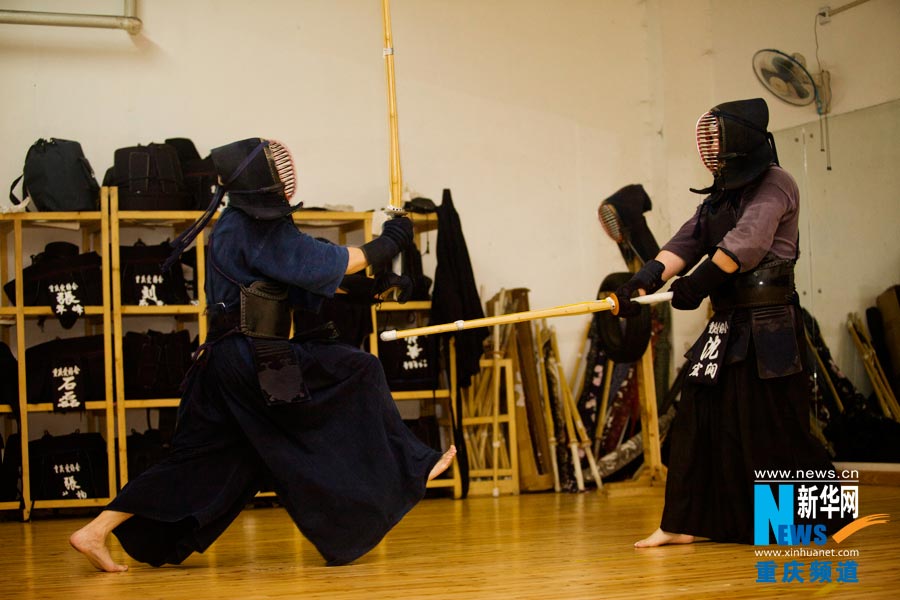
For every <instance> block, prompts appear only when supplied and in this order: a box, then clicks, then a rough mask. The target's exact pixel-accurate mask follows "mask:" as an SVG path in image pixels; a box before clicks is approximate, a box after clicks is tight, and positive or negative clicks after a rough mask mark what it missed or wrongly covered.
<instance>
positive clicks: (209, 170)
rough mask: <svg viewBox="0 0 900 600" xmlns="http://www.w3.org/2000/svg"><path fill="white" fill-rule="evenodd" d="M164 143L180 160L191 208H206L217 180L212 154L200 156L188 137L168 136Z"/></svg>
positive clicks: (210, 200)
mask: <svg viewBox="0 0 900 600" xmlns="http://www.w3.org/2000/svg"><path fill="white" fill-rule="evenodd" d="M166 144H168V145H170V146H172V147H173V148H175V152H176V153H177V154H178V159H179V160H180V161H181V172H182V173H183V174H184V185H185V187H187V190H188V193H189V194H190V195H191V202H192V206H191V208H192V209H193V210H206V207H207V206H209V203H210V202H212V199H213V194H214V188H215V186H216V184H217V183H218V180H219V176H218V174H216V166H215V165H214V164H213V161H212V156H211V155H207V157H206V158H200V153H199V152H197V147H196V146H194V142H193V141H191V140H190V139H188V138H169V139H167V140H166Z"/></svg>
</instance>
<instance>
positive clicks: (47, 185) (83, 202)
mask: <svg viewBox="0 0 900 600" xmlns="http://www.w3.org/2000/svg"><path fill="white" fill-rule="evenodd" d="M21 179H24V181H23V182H22V198H23V199H24V198H25V197H31V203H32V204H33V205H34V208H35V209H36V210H38V211H66V212H68V211H72V212H77V211H88V210H98V209H99V207H100V186H99V185H98V184H97V179H96V178H95V177H94V170H93V169H92V168H91V164H90V163H89V162H88V160H87V158H85V157H84V152H83V151H82V149H81V144H79V143H78V142H73V141H70V140H60V139H56V138H50V139H48V140H45V139H39V140H38V141H36V142H35V143H34V144H32V145H31V147H30V148H29V149H28V153H27V154H26V155H25V168H24V169H23V171H22V175H20V176H19V177H17V178H16V180H15V181H13V183H12V185H11V186H10V187H9V200H10V202H12V203H13V204H21V203H22V201H21V200H19V199H18V198H17V197H16V195H15V194H14V193H13V190H14V189H15V188H16V185H17V184H18V183H19V180H21Z"/></svg>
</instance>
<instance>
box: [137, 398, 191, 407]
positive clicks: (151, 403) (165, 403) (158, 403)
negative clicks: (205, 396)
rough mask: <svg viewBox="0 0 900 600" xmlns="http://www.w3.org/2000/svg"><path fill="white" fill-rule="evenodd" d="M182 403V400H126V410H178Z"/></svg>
mask: <svg viewBox="0 0 900 600" xmlns="http://www.w3.org/2000/svg"><path fill="white" fill-rule="evenodd" d="M180 403H181V400H179V399H178V398H154V399H147V400H125V408H176V407H177V406H178V405H179V404H180Z"/></svg>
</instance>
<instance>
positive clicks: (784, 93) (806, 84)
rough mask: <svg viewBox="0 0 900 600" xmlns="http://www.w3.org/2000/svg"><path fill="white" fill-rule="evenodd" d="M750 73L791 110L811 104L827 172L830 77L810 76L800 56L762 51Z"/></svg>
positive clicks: (829, 166)
mask: <svg viewBox="0 0 900 600" xmlns="http://www.w3.org/2000/svg"><path fill="white" fill-rule="evenodd" d="M753 72H754V73H755V74H756V78H757V79H759V82H760V83H761V84H762V85H763V87H765V88H766V89H767V90H769V91H770V92H772V94H774V95H775V97H776V98H778V99H779V100H783V101H784V102H787V103H788V104H793V105H794V106H806V105H808V104H812V103H813V102H815V104H816V112H817V113H818V114H819V130H820V131H819V133H820V140H821V147H820V149H821V150H822V151H823V152H826V153H828V157H827V169H828V170H829V171H830V170H831V156H830V152H828V121H827V118H824V116H825V115H827V114H828V111H829V110H830V108H831V77H830V75H829V73H828V71H820V72H818V73H816V74H815V75H813V74H812V73H810V72H809V71H808V70H807V68H806V59H805V58H803V55H802V54H798V53H795V54H786V53H785V52H782V51H781V50H775V49H773V48H766V49H764V50H758V51H757V52H756V54H754V55H753Z"/></svg>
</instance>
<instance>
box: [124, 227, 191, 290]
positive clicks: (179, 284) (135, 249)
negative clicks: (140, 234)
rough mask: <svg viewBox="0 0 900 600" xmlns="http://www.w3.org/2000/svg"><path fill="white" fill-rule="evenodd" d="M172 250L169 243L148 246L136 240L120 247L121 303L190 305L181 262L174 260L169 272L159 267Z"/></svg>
mask: <svg viewBox="0 0 900 600" xmlns="http://www.w3.org/2000/svg"><path fill="white" fill-rule="evenodd" d="M171 253H172V246H170V245H169V243H168V242H163V243H161V244H158V245H155V246H148V245H146V244H144V243H143V242H141V241H138V242H137V243H136V244H135V245H134V246H120V247H119V262H120V269H121V271H120V272H121V276H120V281H121V283H122V304H129V305H138V306H162V305H172V304H190V298H189V297H188V293H187V287H186V285H185V281H184V273H183V272H182V270H181V265H180V264H178V263H176V264H175V265H174V266H173V267H172V268H171V269H169V270H168V271H165V272H163V270H162V267H161V265H162V263H163V261H165V260H166V259H167V258H168V257H169V255H170V254H171Z"/></svg>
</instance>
